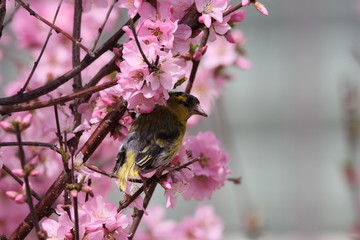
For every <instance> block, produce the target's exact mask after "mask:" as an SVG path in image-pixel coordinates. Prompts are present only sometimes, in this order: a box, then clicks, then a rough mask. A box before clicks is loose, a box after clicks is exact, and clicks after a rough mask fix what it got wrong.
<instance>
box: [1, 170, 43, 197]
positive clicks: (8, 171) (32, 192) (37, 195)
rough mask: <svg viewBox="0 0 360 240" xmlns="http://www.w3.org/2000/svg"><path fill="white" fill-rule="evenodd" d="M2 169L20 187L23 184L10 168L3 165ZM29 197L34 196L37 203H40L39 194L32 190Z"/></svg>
mask: <svg viewBox="0 0 360 240" xmlns="http://www.w3.org/2000/svg"><path fill="white" fill-rule="evenodd" d="M2 169H4V171H5V172H6V173H7V174H9V175H10V176H11V177H12V178H13V179H14V180H15V181H16V182H18V183H19V184H20V185H21V186H22V185H23V184H24V182H23V180H21V179H20V178H19V177H18V176H16V175H15V174H14V173H13V172H12V171H11V170H10V168H8V167H7V166H6V165H5V164H3V167H2ZM31 195H33V196H34V198H36V199H37V200H38V201H40V199H41V198H40V196H39V194H37V193H36V192H35V191H34V190H31Z"/></svg>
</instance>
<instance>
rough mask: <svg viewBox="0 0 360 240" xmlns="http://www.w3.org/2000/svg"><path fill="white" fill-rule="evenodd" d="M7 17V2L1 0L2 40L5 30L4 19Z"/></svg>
mask: <svg viewBox="0 0 360 240" xmlns="http://www.w3.org/2000/svg"><path fill="white" fill-rule="evenodd" d="M5 16H6V0H0V38H1V36H2V32H3V29H4V19H5Z"/></svg>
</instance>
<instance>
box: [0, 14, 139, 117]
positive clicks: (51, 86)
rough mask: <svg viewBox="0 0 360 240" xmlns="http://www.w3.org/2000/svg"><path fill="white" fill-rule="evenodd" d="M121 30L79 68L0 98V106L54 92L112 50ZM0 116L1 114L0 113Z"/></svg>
mask: <svg viewBox="0 0 360 240" xmlns="http://www.w3.org/2000/svg"><path fill="white" fill-rule="evenodd" d="M138 18H139V15H136V16H135V17H134V21H135V20H137V19H138ZM127 25H129V21H128V22H127V23H125V24H124V26H127ZM122 29H123V27H120V29H119V30H118V31H117V32H116V33H114V34H113V35H112V36H111V37H110V38H109V39H108V40H107V41H106V42H105V43H104V44H102V45H101V46H100V47H99V48H98V49H97V50H96V51H95V52H94V55H95V56H90V55H89V54H88V55H86V56H85V57H84V59H83V60H82V61H81V63H80V65H79V66H77V67H75V68H73V69H71V70H70V71H68V72H67V73H65V74H64V75H62V76H60V77H58V78H57V79H55V80H53V81H51V82H49V83H47V84H45V85H43V86H41V87H39V88H37V89H34V90H32V91H29V92H26V93H24V94H22V95H19V94H16V95H14V96H11V97H5V98H0V105H14V104H18V103H23V102H28V101H31V100H33V99H35V98H38V97H40V96H43V95H45V94H47V93H49V92H51V91H53V90H55V89H56V88H58V87H59V86H61V85H62V84H64V83H66V82H67V81H69V80H70V79H71V78H73V77H74V76H75V75H76V74H78V73H79V72H80V71H82V70H83V69H85V68H86V67H87V66H89V65H90V64H91V63H93V62H94V61H95V60H96V59H97V58H99V57H100V56H101V55H102V54H103V53H105V52H106V51H108V50H109V49H112V48H113V47H114V46H115V45H116V43H117V41H118V40H119V39H120V38H121V37H122V36H123V35H124V33H125V32H124V30H122ZM1 112H2V111H1ZM0 114H2V113H0Z"/></svg>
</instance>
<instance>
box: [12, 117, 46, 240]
mask: <svg viewBox="0 0 360 240" xmlns="http://www.w3.org/2000/svg"><path fill="white" fill-rule="evenodd" d="M15 130H16V139H17V142H18V145H19V158H20V162H21V167H22V170H23V171H24V182H25V190H26V202H27V203H28V205H29V209H30V215H31V219H32V221H33V223H34V227H35V230H36V234H37V236H38V239H41V237H40V233H41V229H40V226H39V220H38V217H37V215H36V212H35V207H34V203H33V199H32V194H31V193H32V191H31V187H30V182H29V175H30V172H31V170H30V169H29V168H28V167H26V162H25V152H24V148H23V145H22V140H21V133H20V127H19V124H18V123H16V124H15Z"/></svg>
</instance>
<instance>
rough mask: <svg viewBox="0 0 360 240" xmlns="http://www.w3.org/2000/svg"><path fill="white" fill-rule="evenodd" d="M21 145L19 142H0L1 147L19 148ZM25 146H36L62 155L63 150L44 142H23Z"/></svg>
mask: <svg viewBox="0 0 360 240" xmlns="http://www.w3.org/2000/svg"><path fill="white" fill-rule="evenodd" d="M18 145H19V143H17V142H0V147H11V146H18ZM22 145H23V146H36V147H47V148H50V149H51V150H53V151H55V152H57V153H59V154H61V150H60V149H59V148H58V147H56V145H54V144H51V143H44V142H22Z"/></svg>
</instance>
